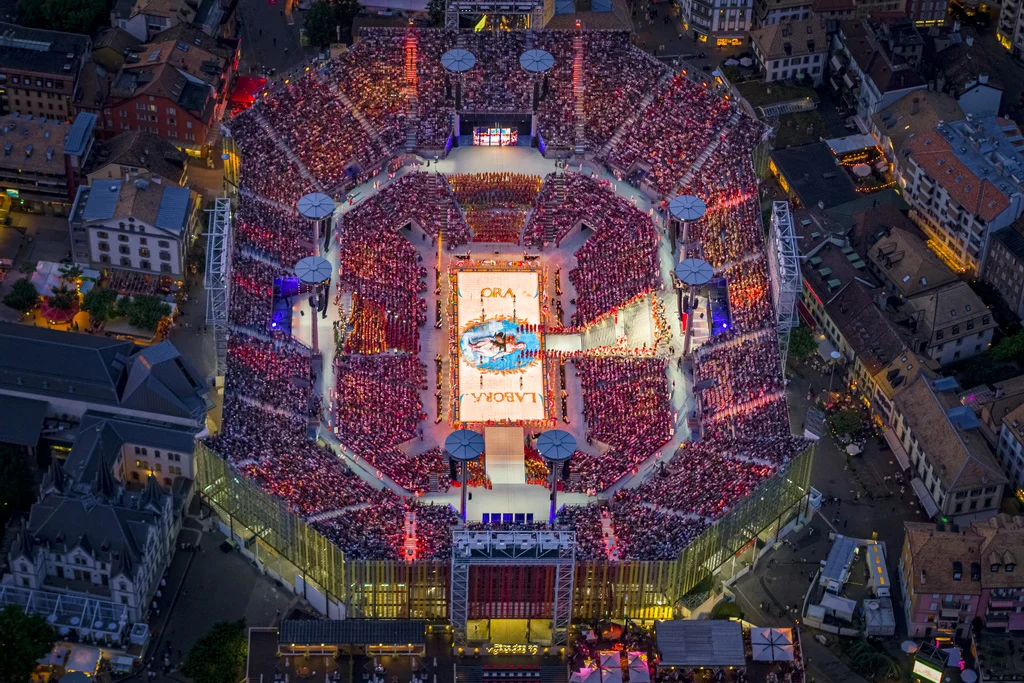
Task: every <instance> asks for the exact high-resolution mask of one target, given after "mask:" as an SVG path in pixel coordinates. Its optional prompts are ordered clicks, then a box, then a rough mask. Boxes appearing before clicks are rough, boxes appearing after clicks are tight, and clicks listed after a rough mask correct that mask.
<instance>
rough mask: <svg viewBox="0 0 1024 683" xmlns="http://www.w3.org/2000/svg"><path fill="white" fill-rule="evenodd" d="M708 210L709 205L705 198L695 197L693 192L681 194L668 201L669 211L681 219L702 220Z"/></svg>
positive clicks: (674, 216)
mask: <svg viewBox="0 0 1024 683" xmlns="http://www.w3.org/2000/svg"><path fill="white" fill-rule="evenodd" d="M707 210H708V205H707V204H705V203H704V200H703V199H701V198H700V197H694V196H693V195H692V194H683V195H679V196H678V197H676V198H675V199H673V200H672V201H670V202H669V203H668V212H669V213H670V214H672V217H673V218H677V219H679V220H681V221H696V220H700V218H701V217H703V216H704V212H705V211H707Z"/></svg>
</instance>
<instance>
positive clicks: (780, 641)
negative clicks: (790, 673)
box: [750, 628, 794, 662]
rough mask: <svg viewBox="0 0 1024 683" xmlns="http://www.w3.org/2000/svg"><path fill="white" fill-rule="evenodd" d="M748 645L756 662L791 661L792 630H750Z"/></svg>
mask: <svg viewBox="0 0 1024 683" xmlns="http://www.w3.org/2000/svg"><path fill="white" fill-rule="evenodd" d="M750 645H751V648H752V649H753V651H754V660H755V661H758V662H791V661H793V657H794V653H793V631H792V629H788V628H755V629H751V630H750Z"/></svg>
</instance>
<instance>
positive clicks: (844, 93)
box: [829, 4, 927, 130]
mask: <svg viewBox="0 0 1024 683" xmlns="http://www.w3.org/2000/svg"><path fill="white" fill-rule="evenodd" d="M860 7H861V5H859V4H858V12H859V10H860ZM901 11H902V8H901ZM829 65H830V77H829V83H830V84H831V85H832V88H833V89H834V90H836V92H838V93H839V95H840V97H841V98H842V99H843V100H844V101H845V102H846V103H847V105H848V106H849V107H850V109H851V110H853V111H854V112H855V113H856V116H857V119H858V121H859V122H860V124H861V126H862V129H863V130H869V129H870V127H871V126H870V122H871V117H872V116H874V115H875V114H876V113H878V112H879V111H881V110H882V109H885V108H886V107H888V106H889V105H891V104H892V103H894V102H896V101H897V100H899V99H901V98H902V97H903V96H904V95H906V94H907V93H910V92H912V91H915V90H923V89H924V88H926V87H927V84H926V83H925V81H924V79H923V78H922V77H921V76H920V74H918V73H917V70H915V69H914V68H913V66H912V65H911V64H909V63H908V62H907V61H906V60H904V59H902V58H901V57H899V55H891V54H889V52H888V51H887V47H886V44H885V43H884V42H883V41H882V40H880V39H879V36H878V34H877V33H876V30H875V27H873V26H872V25H871V24H870V22H869V21H868V20H867V19H853V20H850V21H844V22H841V23H840V24H839V30H838V31H837V32H836V34H835V35H834V36H833V37H832V57H831V59H830V60H829Z"/></svg>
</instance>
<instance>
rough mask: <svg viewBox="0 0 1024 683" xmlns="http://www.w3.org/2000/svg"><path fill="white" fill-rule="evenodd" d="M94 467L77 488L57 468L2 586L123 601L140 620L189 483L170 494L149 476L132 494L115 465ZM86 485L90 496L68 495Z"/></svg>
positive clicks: (170, 551)
mask: <svg viewBox="0 0 1024 683" xmlns="http://www.w3.org/2000/svg"><path fill="white" fill-rule="evenodd" d="M98 459H99V458H97V460H98ZM114 467H116V465H114ZM95 469H96V474H95V476H94V478H93V479H92V480H90V481H88V482H80V481H77V480H75V479H74V478H73V477H71V476H69V475H67V474H65V473H63V472H62V466H61V465H60V463H59V462H57V461H54V462H53V464H52V465H51V467H50V470H49V471H48V473H47V476H46V477H45V478H44V480H43V483H42V486H41V489H40V499H39V501H38V502H37V503H35V504H34V505H33V506H32V510H31V512H30V513H29V517H28V521H27V522H26V523H25V525H24V526H23V527H22V528H21V529H20V530H19V532H18V537H17V539H16V541H15V543H14V546H13V547H12V548H11V550H10V552H9V554H8V557H9V563H10V565H9V566H10V574H9V575H8V576H5V577H4V582H5V583H10V584H13V585H15V586H18V587H20V588H26V589H29V590H39V591H45V592H49V593H57V594H70V595H82V596H87V597H98V598H100V599H102V600H107V601H110V602H114V603H120V604H122V605H125V607H126V608H127V612H126V616H127V618H128V619H129V620H130V621H132V622H138V621H143V620H144V619H145V618H146V616H147V614H148V613H149V605H150V603H151V602H152V599H153V596H154V595H155V594H156V591H157V589H158V587H159V585H160V580H161V578H162V577H163V573H164V571H165V570H166V569H167V566H168V565H169V564H170V561H171V558H172V557H173V556H174V551H175V542H176V539H177V536H178V531H179V530H180V529H181V522H182V519H183V517H184V515H183V510H184V507H185V506H186V505H187V503H188V501H189V499H190V497H191V484H192V482H191V481H189V480H187V479H184V478H181V477H179V478H177V479H175V485H174V487H173V488H172V489H165V488H163V487H162V486H160V484H158V483H157V478H156V477H149V478H148V479H147V480H146V482H145V484H144V485H143V486H139V487H133V488H128V487H127V486H125V485H124V483H123V482H120V481H118V480H117V479H116V478H115V476H114V475H113V473H112V472H111V463H102V462H100V463H97V466H96V468H95ZM85 485H87V486H88V488H87V492H86V493H80V492H78V491H74V492H72V491H70V490H69V489H70V488H72V487H74V488H79V489H80V488H82V487H83V486H85Z"/></svg>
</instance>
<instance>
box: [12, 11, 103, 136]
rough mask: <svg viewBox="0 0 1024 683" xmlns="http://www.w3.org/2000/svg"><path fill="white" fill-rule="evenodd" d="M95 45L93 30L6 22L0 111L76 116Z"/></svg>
mask: <svg viewBox="0 0 1024 683" xmlns="http://www.w3.org/2000/svg"><path fill="white" fill-rule="evenodd" d="M91 51H92V40H91V39H90V38H89V36H84V35H79V34H77V33H63V32H61V31H45V30H42V29H33V28H27V27H25V26H19V25H17V24H8V23H4V22H0V113H3V114H7V113H9V112H18V113H20V114H22V115H27V114H31V115H32V116H36V117H40V116H45V117H47V118H50V119H56V120H58V121H71V119H72V118H74V114H75V108H74V96H75V89H76V88H77V87H78V79H79V76H80V75H81V73H82V68H83V65H84V64H85V62H86V61H87V60H88V59H89V54H90V52H91Z"/></svg>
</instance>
